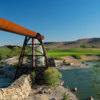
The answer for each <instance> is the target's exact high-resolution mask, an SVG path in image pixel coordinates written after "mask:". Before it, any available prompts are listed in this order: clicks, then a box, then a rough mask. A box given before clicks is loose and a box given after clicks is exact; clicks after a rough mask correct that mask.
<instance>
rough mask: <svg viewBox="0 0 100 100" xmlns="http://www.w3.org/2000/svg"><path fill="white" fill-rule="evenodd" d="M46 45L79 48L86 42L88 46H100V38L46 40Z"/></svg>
mask: <svg viewBox="0 0 100 100" xmlns="http://www.w3.org/2000/svg"><path fill="white" fill-rule="evenodd" d="M44 44H45V46H46V47H52V48H62V49H69V48H75V47H76V48H77V47H80V45H82V44H85V45H87V46H88V47H92V46H96V47H100V38H88V39H79V40H77V41H71V42H45V43H44Z"/></svg>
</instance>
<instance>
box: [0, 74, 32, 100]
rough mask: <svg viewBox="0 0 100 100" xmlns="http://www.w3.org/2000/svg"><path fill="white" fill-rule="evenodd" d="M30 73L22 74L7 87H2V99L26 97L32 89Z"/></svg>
mask: <svg viewBox="0 0 100 100" xmlns="http://www.w3.org/2000/svg"><path fill="white" fill-rule="evenodd" d="M31 84H32V81H31V77H30V75H22V76H21V77H20V78H19V79H17V80H16V81H15V82H13V83H12V85H11V86H9V87H7V88H0V100H21V99H23V98H26V97H27V96H28V95H29V93H30V91H31Z"/></svg>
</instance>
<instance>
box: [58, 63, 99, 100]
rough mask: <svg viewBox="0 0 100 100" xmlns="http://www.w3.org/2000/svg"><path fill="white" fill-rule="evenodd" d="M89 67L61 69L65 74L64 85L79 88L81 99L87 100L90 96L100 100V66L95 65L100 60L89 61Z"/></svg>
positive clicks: (79, 97)
mask: <svg viewBox="0 0 100 100" xmlns="http://www.w3.org/2000/svg"><path fill="white" fill-rule="evenodd" d="M87 63H88V64H89V65H90V66H91V68H89V69H72V70H60V72H62V74H63V78H62V79H63V80H64V86H66V85H68V86H69V88H70V89H73V88H74V87H77V88H78V92H77V93H76V95H77V97H78V99H79V100H86V99H87V98H88V97H89V96H92V97H93V98H95V100H100V67H98V68H97V67H94V66H93V65H94V64H100V62H87Z"/></svg>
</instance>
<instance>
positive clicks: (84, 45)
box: [80, 44, 88, 48]
mask: <svg viewBox="0 0 100 100" xmlns="http://www.w3.org/2000/svg"><path fill="white" fill-rule="evenodd" d="M80 47H81V48H87V47H88V46H87V45H86V44H82V45H80Z"/></svg>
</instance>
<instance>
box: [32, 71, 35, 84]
mask: <svg viewBox="0 0 100 100" xmlns="http://www.w3.org/2000/svg"><path fill="white" fill-rule="evenodd" d="M31 79H32V83H33V84H34V83H35V72H34V71H33V72H31Z"/></svg>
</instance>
